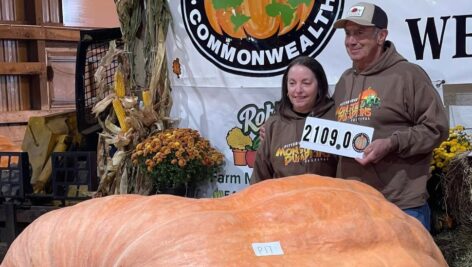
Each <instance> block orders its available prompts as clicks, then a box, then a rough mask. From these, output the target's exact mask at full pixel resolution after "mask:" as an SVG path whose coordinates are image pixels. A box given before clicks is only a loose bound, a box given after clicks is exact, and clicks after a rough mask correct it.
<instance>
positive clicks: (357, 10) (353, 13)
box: [347, 6, 364, 17]
mask: <svg viewBox="0 0 472 267" xmlns="http://www.w3.org/2000/svg"><path fill="white" fill-rule="evenodd" d="M363 13H364V7H363V6H353V7H351V9H350V10H349V12H348V13H347V16H348V17H362V14H363Z"/></svg>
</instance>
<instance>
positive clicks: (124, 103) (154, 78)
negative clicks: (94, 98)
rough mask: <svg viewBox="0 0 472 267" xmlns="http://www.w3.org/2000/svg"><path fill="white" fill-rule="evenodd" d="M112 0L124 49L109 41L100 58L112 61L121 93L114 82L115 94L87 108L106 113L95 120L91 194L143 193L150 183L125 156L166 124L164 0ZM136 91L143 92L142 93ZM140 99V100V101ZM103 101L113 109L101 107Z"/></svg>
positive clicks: (100, 77)
mask: <svg viewBox="0 0 472 267" xmlns="http://www.w3.org/2000/svg"><path fill="white" fill-rule="evenodd" d="M115 5H116V9H117V13H118V17H119V20H120V24H121V32H122V40H123V42H124V48H123V50H120V49H118V48H115V47H116V46H114V45H111V46H110V47H113V49H110V51H108V52H109V53H111V54H107V55H106V56H105V57H104V58H108V60H107V61H103V62H102V63H103V66H106V64H110V63H111V61H110V60H109V58H115V59H117V60H118V62H119V69H120V70H121V72H122V73H123V75H122V76H118V77H120V78H122V79H123V80H120V81H119V82H122V83H123V84H124V85H125V87H126V88H125V90H124V91H125V95H124V96H123V91H122V90H121V87H117V88H119V90H117V91H116V92H118V93H111V94H109V95H107V96H105V97H103V99H102V100H101V101H100V102H98V103H97V104H96V105H95V107H94V109H93V110H94V112H95V113H96V115H97V117H98V115H99V114H100V113H102V112H109V114H108V115H107V118H106V119H105V121H100V123H101V125H102V129H103V131H102V133H101V134H100V142H99V146H98V154H99V159H98V160H99V162H98V166H100V167H99V175H100V185H99V189H98V191H97V195H98V196H101V195H110V194H126V193H137V194H144V195H145V194H149V193H150V192H151V189H152V182H151V181H150V180H149V178H148V177H145V176H143V175H142V174H141V173H142V172H140V171H139V170H138V167H135V166H134V165H133V164H132V162H131V157H130V155H131V152H132V151H133V150H134V148H135V147H136V145H137V144H138V143H140V142H141V141H143V140H144V139H145V138H147V137H148V136H149V135H150V134H151V133H152V132H155V131H160V130H163V129H166V128H168V127H169V126H170V125H171V124H172V120H171V119H170V118H169V117H168V116H169V113H170V108H171V105H172V99H171V93H170V92H171V89H170V84H169V78H168V75H167V59H166V47H165V39H166V35H167V28H168V26H169V23H170V20H171V15H170V10H169V8H168V6H167V2H166V0H115ZM143 15H144V16H143ZM138 42H142V44H143V45H144V49H143V50H144V54H140V53H137V51H136V50H137V49H140V48H139V46H138ZM141 49H142V48H141ZM137 55H142V56H143V58H137V57H138V56H137ZM140 60H142V61H144V63H145V68H144V69H145V73H144V75H145V77H144V81H145V85H144V87H145V88H144V90H143V88H142V86H138V85H137V82H136V76H137V75H143V74H142V73H136V70H137V69H138V68H136V64H139V63H137V62H140ZM99 69H100V68H99ZM102 69H103V68H102ZM95 79H96V81H97V83H98V84H101V85H102V86H106V85H105V84H106V83H105V82H104V81H103V79H104V77H103V75H96V77H95ZM142 92H145V93H144V95H143V96H142V95H141V93H142ZM141 100H145V101H143V102H144V103H146V104H145V105H140V104H139V101H141ZM109 105H113V107H114V108H107V107H108V106H109ZM118 125H120V126H118ZM115 148H116V152H115V153H114V154H113V155H111V154H112V153H110V151H111V150H115Z"/></svg>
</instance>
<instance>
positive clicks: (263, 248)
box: [252, 241, 284, 257]
mask: <svg viewBox="0 0 472 267" xmlns="http://www.w3.org/2000/svg"><path fill="white" fill-rule="evenodd" d="M252 249H253V250H254V253H255V254H256V256H258V257H261V256H275V255H284V251H283V250H282V246H281V245H280V242H279V241H277V242H267V243H252Z"/></svg>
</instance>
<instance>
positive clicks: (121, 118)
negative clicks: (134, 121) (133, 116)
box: [113, 98, 128, 132]
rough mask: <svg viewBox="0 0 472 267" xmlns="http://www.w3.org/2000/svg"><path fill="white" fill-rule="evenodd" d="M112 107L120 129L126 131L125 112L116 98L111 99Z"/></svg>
mask: <svg viewBox="0 0 472 267" xmlns="http://www.w3.org/2000/svg"><path fill="white" fill-rule="evenodd" d="M113 109H114V110H115V113H116V117H117V118H118V122H119V123H120V127H121V131H123V132H127V131H128V125H126V121H125V119H126V113H125V110H124V109H123V106H122V105H121V102H120V100H119V99H118V98H115V99H113Z"/></svg>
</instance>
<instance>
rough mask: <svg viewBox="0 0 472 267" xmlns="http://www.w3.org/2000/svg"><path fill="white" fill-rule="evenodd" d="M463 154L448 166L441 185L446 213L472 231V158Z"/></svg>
mask: <svg viewBox="0 0 472 267" xmlns="http://www.w3.org/2000/svg"><path fill="white" fill-rule="evenodd" d="M469 153H470V152H466V153H462V154H460V155H458V156H457V157H456V158H454V159H453V160H452V161H451V162H450V163H449V165H448V168H447V170H446V172H445V173H444V176H443V177H442V179H441V185H442V188H443V190H444V203H445V208H446V212H447V214H448V215H450V216H451V217H452V218H453V219H454V221H455V222H456V223H457V224H459V225H463V226H466V227H468V228H470V229H472V157H468V154H469Z"/></svg>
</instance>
